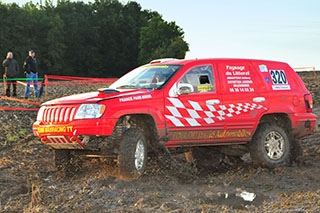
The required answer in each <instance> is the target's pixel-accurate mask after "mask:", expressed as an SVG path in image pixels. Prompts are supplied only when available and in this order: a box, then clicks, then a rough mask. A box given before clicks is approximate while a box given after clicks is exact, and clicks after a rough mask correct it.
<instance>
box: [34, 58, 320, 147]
mask: <svg viewBox="0 0 320 213" xmlns="http://www.w3.org/2000/svg"><path fill="white" fill-rule="evenodd" d="M159 65H181V69H179V71H177V72H176V73H174V75H173V76H171V78H170V79H169V80H168V81H167V82H166V83H165V85H164V86H163V87H162V88H160V89H133V90H125V91H121V90H119V91H117V92H115V91H112V92H111V93H108V90H103V89H102V90H100V91H95V92H91V93H85V94H78V95H72V96H68V97H64V98H59V99H56V100H52V101H48V102H46V103H44V104H43V105H42V109H41V110H42V115H41V117H40V119H39V120H37V121H36V122H35V123H34V125H33V131H34V134H35V135H36V136H38V137H39V138H40V139H41V140H42V141H43V142H44V143H45V144H47V145H48V146H49V147H52V148H54V149H87V147H86V145H84V143H83V142H82V141H81V140H80V139H79V137H78V136H80V135H82V136H83V135H85V136H88V135H89V136H90V135H95V136H110V135H111V134H112V132H113V130H114V127H115V125H116V123H117V121H118V120H119V118H120V117H122V116H125V115H132V114H137V115H141V114H144V115H148V116H151V117H152V119H153V121H154V123H155V126H156V129H157V134H158V135H159V136H160V137H161V138H164V137H166V138H167V139H166V141H167V142H166V146H167V147H181V146H202V145H225V144H239V143H247V142H249V141H250V140H251V139H252V136H253V135H254V133H255V131H256V129H257V126H258V124H259V122H260V121H261V119H262V117H263V116H266V115H277V114H285V115H287V116H288V117H289V118H290V122H291V126H292V132H293V134H294V136H295V137H297V138H300V137H303V136H305V135H308V134H310V133H311V132H312V131H313V128H314V126H315V122H316V116H315V115H314V114H312V113H310V112H311V111H312V99H311V97H310V93H309V92H308V90H307V89H306V87H305V86H304V84H303V82H302V81H301V79H300V78H299V76H298V75H297V74H296V73H295V71H294V70H293V69H292V68H291V67H290V66H289V65H288V64H286V63H281V62H274V61H264V60H247V59H203V60H172V61H167V62H162V63H159V64H152V65H148V66H159ZM199 66H211V69H212V72H213V73H212V74H213V76H212V77H213V82H211V84H209V86H208V82H207V83H206V85H204V86H203V85H199V86H198V88H197V89H199V91H198V92H194V93H190V94H181V95H176V94H171V93H172V91H173V90H174V89H176V88H177V86H176V84H177V82H178V81H179V79H181V77H182V76H184V75H185V74H186V73H187V72H188V71H190V70H192V69H193V68H196V67H199ZM213 87H214V89H212V88H213ZM186 88H188V87H186ZM208 88H209V90H210V89H211V90H210V91H207V90H206V89H208ZM106 91H107V92H106ZM88 103H99V104H104V105H105V106H106V109H105V112H104V114H103V115H102V116H101V117H100V118H96V119H79V120H75V119H74V116H75V114H76V112H77V110H78V108H79V106H80V105H81V104H88Z"/></svg>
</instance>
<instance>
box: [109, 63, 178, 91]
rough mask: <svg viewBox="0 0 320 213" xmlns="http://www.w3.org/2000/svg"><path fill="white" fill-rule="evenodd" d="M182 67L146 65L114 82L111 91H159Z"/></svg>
mask: <svg viewBox="0 0 320 213" xmlns="http://www.w3.org/2000/svg"><path fill="white" fill-rule="evenodd" d="M181 67H182V66H181V65H146V66H142V67H138V68H136V69H134V70H133V71H131V72H129V73H128V74H126V75H124V76H122V77H121V78H120V79H119V80H117V81H116V82H114V83H113V84H112V85H111V86H110V87H109V88H111V89H157V88H159V87H160V86H162V85H163V84H164V83H166V82H167V80H168V79H169V78H170V77H171V76H172V75H173V73H175V72H176V71H178V70H179V69H180V68H181Z"/></svg>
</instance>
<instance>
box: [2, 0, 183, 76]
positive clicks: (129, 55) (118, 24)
mask: <svg viewBox="0 0 320 213" xmlns="http://www.w3.org/2000/svg"><path fill="white" fill-rule="evenodd" d="M30 49H34V50H35V51H36V58H37V61H38V62H39V64H38V67H39V71H40V73H41V72H42V73H46V74H53V75H71V76H92V77H120V76H121V75H123V74H124V73H126V72H128V71H129V70H131V69H133V68H135V67H137V66H138V65H141V64H144V63H147V62H149V61H150V60H152V59H156V58H167V57H170V58H171V57H173V58H184V57H185V54H186V52H187V51H188V50H189V45H188V43H187V42H186V41H185V40H184V32H183V30H182V29H181V28H180V27H179V26H177V25H176V23H175V22H167V21H165V20H163V18H162V16H161V15H160V14H159V13H158V12H156V11H150V10H143V9H142V8H141V6H140V5H139V4H138V3H137V2H134V1H130V2H128V3H126V4H124V3H121V2H119V1H118V0H96V1H95V2H92V3H91V2H89V3H84V2H81V1H78V2H71V1H69V0H58V1H57V3H56V4H55V5H54V4H53V3H52V1H51V0H50V1H49V0H47V1H45V2H44V3H41V4H33V3H31V2H30V3H27V4H25V5H23V6H19V5H17V4H15V3H12V4H4V3H1V0H0V56H2V57H3V59H4V58H5V56H6V53H7V52H8V51H12V52H13V53H14V58H15V59H16V60H17V61H18V63H19V64H20V65H21V69H22V64H23V61H24V60H25V58H26V56H27V54H28V51H29V50H30ZM3 59H2V60H3ZM1 71H2V72H3V68H1Z"/></svg>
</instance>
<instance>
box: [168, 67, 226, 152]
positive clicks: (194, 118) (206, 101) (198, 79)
mask: <svg viewBox="0 0 320 213" xmlns="http://www.w3.org/2000/svg"><path fill="white" fill-rule="evenodd" d="M217 78H218V75H217V73H216V72H215V71H214V66H213V65H212V64H210V63H209V64H203V65H196V66H192V67H190V68H189V69H187V71H186V72H185V73H184V74H183V75H182V76H181V78H180V79H179V80H178V81H177V82H176V83H175V84H174V85H173V87H172V88H171V89H170V92H169V96H168V97H167V98H166V99H165V117H166V123H167V126H168V128H169V138H170V141H169V143H167V146H170V145H171V146H176V145H185V144H187V143H209V142H212V141H217V140H220V138H217V137H216V135H217V131H218V130H222V129H223V123H221V122H219V121H220V119H221V118H220V116H219V113H218V112H217V109H216V108H215V106H218V105H219V104H221V103H222V98H221V94H220V93H218V91H217V90H218V89H219V87H217V82H219V81H218V80H217Z"/></svg>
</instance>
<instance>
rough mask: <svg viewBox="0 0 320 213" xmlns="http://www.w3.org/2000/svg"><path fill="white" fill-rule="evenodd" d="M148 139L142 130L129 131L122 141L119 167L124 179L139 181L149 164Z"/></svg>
mask: <svg viewBox="0 0 320 213" xmlns="http://www.w3.org/2000/svg"><path fill="white" fill-rule="evenodd" d="M147 153H148V152H147V143H146V138H145V136H144V134H143V133H142V131H141V130H140V129H136V128H134V129H129V130H127V131H126V132H125V133H124V134H123V136H122V139H121V144H120V155H119V167H120V176H121V177H122V178H124V179H129V180H133V179H138V178H139V177H140V176H141V175H142V174H143V172H144V171H145V168H146V164H147Z"/></svg>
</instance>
